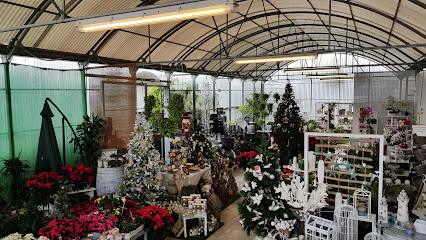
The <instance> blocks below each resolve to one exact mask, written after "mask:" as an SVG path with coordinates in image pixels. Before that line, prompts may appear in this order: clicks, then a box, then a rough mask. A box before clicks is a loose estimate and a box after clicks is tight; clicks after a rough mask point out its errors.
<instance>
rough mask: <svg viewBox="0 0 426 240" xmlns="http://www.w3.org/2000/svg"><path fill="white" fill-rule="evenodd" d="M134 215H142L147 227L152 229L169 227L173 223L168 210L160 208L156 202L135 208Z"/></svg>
mask: <svg viewBox="0 0 426 240" xmlns="http://www.w3.org/2000/svg"><path fill="white" fill-rule="evenodd" d="M135 216H140V217H143V218H144V219H145V222H146V224H147V225H148V228H149V229H150V230H154V231H157V230H160V229H162V228H163V227H171V226H172V224H173V223H174V222H173V219H172V217H171V216H170V213H169V211H168V210H167V209H163V208H160V206H158V205H157V204H156V205H153V206H146V207H144V208H142V209H138V210H136V212H135Z"/></svg>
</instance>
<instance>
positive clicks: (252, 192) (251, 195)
mask: <svg viewBox="0 0 426 240" xmlns="http://www.w3.org/2000/svg"><path fill="white" fill-rule="evenodd" d="M261 148H262V149H258V151H259V152H260V153H264V154H266V155H264V154H262V155H259V156H257V157H256V158H253V159H252V160H251V161H250V162H249V163H248V167H247V168H246V171H245V173H244V178H245V180H246V183H245V185H244V187H242V189H241V191H240V194H241V196H242V197H243V201H242V202H241V203H240V204H239V206H238V211H239V213H240V218H241V221H240V223H241V224H242V225H243V229H244V230H245V231H246V232H247V234H250V232H251V231H253V232H254V233H255V234H256V235H257V236H267V234H268V233H271V232H273V231H283V232H286V231H290V232H291V230H292V229H293V225H294V223H295V220H294V216H293V214H292V213H291V211H290V209H289V208H287V207H286V202H285V201H284V200H282V199H281V198H280V197H281V195H280V193H279V192H277V191H275V189H276V188H278V187H279V185H280V182H281V180H282V178H281V171H280V167H279V165H278V162H277V161H276V160H275V159H274V158H273V157H272V156H271V155H269V154H268V153H267V150H266V149H267V142H266V139H263V140H262V144H261Z"/></svg>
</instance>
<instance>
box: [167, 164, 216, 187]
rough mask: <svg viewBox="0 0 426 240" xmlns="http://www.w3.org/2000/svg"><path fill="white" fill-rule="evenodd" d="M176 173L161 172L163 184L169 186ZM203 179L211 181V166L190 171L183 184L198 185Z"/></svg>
mask: <svg viewBox="0 0 426 240" xmlns="http://www.w3.org/2000/svg"><path fill="white" fill-rule="evenodd" d="M174 174H175V173H169V172H161V175H163V180H162V185H163V186H165V187H168V186H169V182H170V180H172V182H174V179H173V175H174ZM201 179H204V180H207V181H211V179H212V177H211V168H210V167H206V168H204V169H200V170H198V171H195V172H190V173H189V175H185V179H184V183H183V186H191V185H197V184H198V183H199V182H200V180H201Z"/></svg>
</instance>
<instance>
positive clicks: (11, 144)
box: [4, 62, 16, 158]
mask: <svg viewBox="0 0 426 240" xmlns="http://www.w3.org/2000/svg"><path fill="white" fill-rule="evenodd" d="M9 66H10V63H9V62H6V63H5V64H4V75H5V88H6V104H7V120H8V131H9V148H10V155H11V157H12V158H15V156H16V155H15V136H14V133H13V115H12V114H13V112H12V95H11V90H10V72H9Z"/></svg>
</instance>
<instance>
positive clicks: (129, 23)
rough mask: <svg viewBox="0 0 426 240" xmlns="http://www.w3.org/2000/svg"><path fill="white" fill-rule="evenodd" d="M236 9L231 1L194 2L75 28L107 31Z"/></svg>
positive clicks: (87, 22)
mask: <svg viewBox="0 0 426 240" xmlns="http://www.w3.org/2000/svg"><path fill="white" fill-rule="evenodd" d="M236 7H237V4H235V2H234V1H230V0H208V1H192V2H190V3H183V4H176V5H173V6H166V7H158V8H149V9H145V10H144V9H141V10H139V11H133V12H126V13H117V14H113V15H110V16H104V17H97V18H91V19H86V20H81V21H77V22H76V25H75V26H76V28H77V31H79V32H95V31H105V30H111V29H118V28H126V27H135V26H140V25H150V24H157V23H163V22H170V21H182V20H188V19H195V18H201V17H207V16H215V15H221V14H227V13H230V12H235V11H236Z"/></svg>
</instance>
